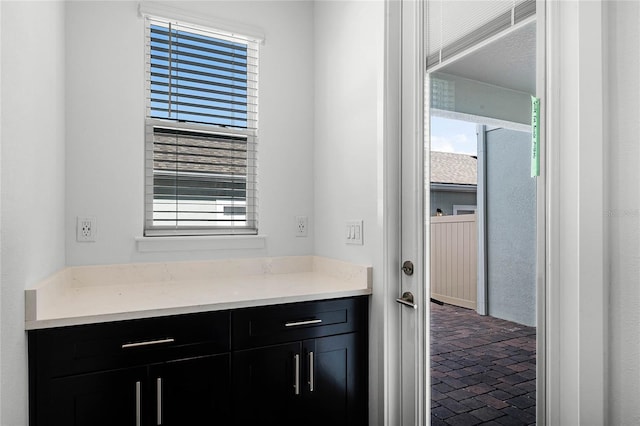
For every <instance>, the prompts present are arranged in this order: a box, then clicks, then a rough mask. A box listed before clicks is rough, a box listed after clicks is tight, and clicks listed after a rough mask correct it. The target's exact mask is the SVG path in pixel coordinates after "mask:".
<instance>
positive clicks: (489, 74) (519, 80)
mask: <svg viewBox="0 0 640 426" xmlns="http://www.w3.org/2000/svg"><path fill="white" fill-rule="evenodd" d="M438 72H443V73H446V74H452V75H456V76H459V77H463V78H468V79H471V80H476V81H481V82H484V83H488V84H492V85H494V86H499V87H504V88H507V89H512V90H517V91H520V92H526V93H535V92H536V90H535V88H536V25H535V22H530V23H528V24H527V25H524V26H522V27H520V28H518V29H515V30H513V31H511V32H509V33H508V34H505V35H504V36H502V37H500V38H499V39H497V40H495V41H493V42H491V43H490V44H487V45H485V46H482V47H479V48H477V49H475V50H473V51H472V52H469V53H467V54H466V55H464V56H462V57H461V58H459V59H457V60H455V61H454V62H452V63H451V64H448V65H445V66H444V67H443V68H441V69H438Z"/></svg>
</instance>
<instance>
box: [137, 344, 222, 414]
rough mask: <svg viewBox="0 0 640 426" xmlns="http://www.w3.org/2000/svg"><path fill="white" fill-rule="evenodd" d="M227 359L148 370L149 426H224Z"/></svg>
mask: <svg viewBox="0 0 640 426" xmlns="http://www.w3.org/2000/svg"><path fill="white" fill-rule="evenodd" d="M230 383H231V381H230V368H229V355H228V354H223V355H215V356H208V357H203V358H195V359H187V360H181V361H172V362H168V363H166V364H159V365H154V366H152V367H150V368H149V385H150V386H149V387H150V388H151V394H152V401H153V403H152V404H151V407H150V411H151V412H150V417H151V419H152V422H151V423H150V424H152V425H164V426H184V425H189V426H199V425H203V426H204V425H228V424H229V422H230V417H231V416H230V414H231V385H230Z"/></svg>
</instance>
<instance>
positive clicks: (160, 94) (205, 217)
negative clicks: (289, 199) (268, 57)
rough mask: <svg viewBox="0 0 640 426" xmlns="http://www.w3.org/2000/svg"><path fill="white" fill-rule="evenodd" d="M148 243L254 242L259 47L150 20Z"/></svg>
mask: <svg viewBox="0 0 640 426" xmlns="http://www.w3.org/2000/svg"><path fill="white" fill-rule="evenodd" d="M146 34H147V35H146V75H147V113H146V132H145V144H146V154H145V161H146V165H145V235H147V236H150V235H212V234H256V233H257V230H258V216H257V189H256V178H257V173H256V169H257V168H256V166H257V164H256V154H257V150H256V144H257V140H258V126H257V110H258V108H257V83H258V82H257V75H258V69H257V68H258V43H257V42H256V41H252V40H250V39H249V38H245V37H241V36H238V35H236V34H233V35H232V34H228V33H224V32H220V31H215V30H211V29H204V28H201V27H198V26H195V25H189V24H184V23H175V22H169V21H165V20H162V19H156V18H151V17H147V18H146Z"/></svg>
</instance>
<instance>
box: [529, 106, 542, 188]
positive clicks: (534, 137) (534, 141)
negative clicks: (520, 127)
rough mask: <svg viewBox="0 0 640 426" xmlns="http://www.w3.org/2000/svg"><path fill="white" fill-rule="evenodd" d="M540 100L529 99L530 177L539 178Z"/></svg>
mask: <svg viewBox="0 0 640 426" xmlns="http://www.w3.org/2000/svg"><path fill="white" fill-rule="evenodd" d="M539 124H540V99H539V98H536V97H534V96H532V97H531V177H536V176H540V126H539Z"/></svg>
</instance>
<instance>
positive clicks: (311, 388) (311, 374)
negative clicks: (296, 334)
mask: <svg viewBox="0 0 640 426" xmlns="http://www.w3.org/2000/svg"><path fill="white" fill-rule="evenodd" d="M313 373H314V367H313V352H309V392H313V388H314V380H313Z"/></svg>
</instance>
